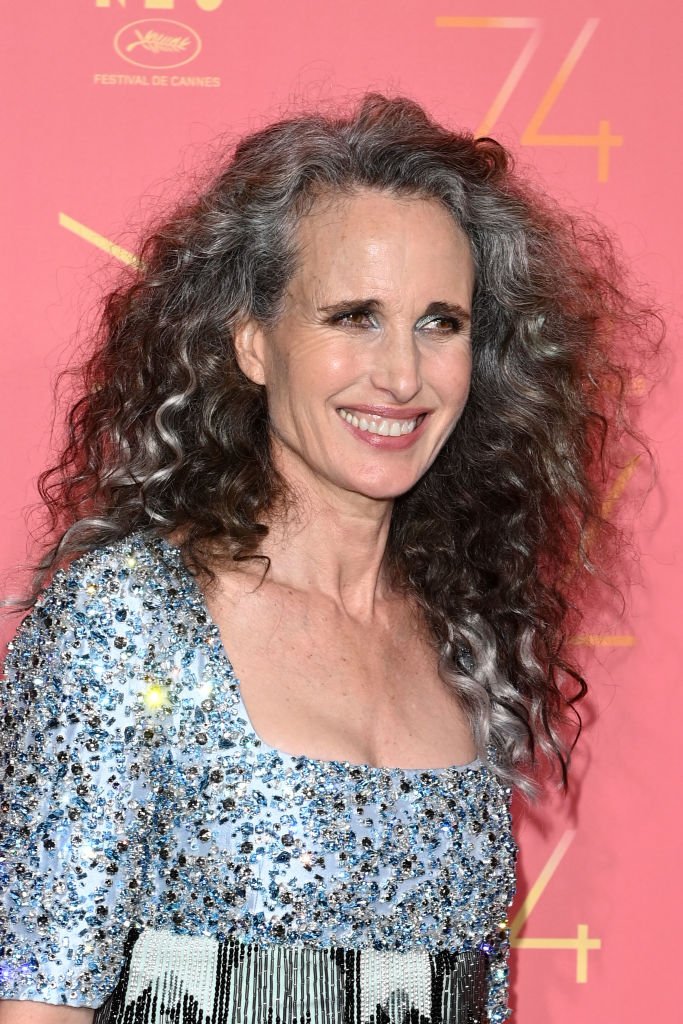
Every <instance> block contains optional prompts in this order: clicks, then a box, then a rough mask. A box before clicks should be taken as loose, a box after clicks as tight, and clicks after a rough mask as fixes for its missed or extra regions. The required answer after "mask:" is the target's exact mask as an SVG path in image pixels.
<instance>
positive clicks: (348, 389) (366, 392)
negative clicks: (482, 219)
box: [235, 190, 474, 501]
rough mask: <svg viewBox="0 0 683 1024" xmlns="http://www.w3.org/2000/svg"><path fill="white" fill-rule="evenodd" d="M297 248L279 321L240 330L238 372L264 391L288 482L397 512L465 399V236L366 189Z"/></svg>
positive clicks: (425, 205)
mask: <svg viewBox="0 0 683 1024" xmlns="http://www.w3.org/2000/svg"><path fill="white" fill-rule="evenodd" d="M298 241H299V246H300V262H299V266H298V269H297V271H296V272H295V274H294V275H293V277H292V280H291V281H290V284H289V286H288V288H287V292H286V295H285V302H284V311H283V314H282V316H281V318H280V319H279V321H278V323H277V325H276V326H275V327H274V328H272V329H268V330H264V329H262V328H261V327H259V326H258V325H256V324H255V323H254V322H249V323H247V324H245V325H243V326H242V327H241V328H240V330H239V331H238V332H237V334H236V338H235V341H236V349H237V353H238V358H239V362H240V366H241V368H242V370H243V371H244V372H245V373H246V374H247V376H248V377H250V378H251V379H252V380H254V381H256V382H257V383H259V384H264V385H265V388H266V392H267V395H268V405H269V410H270V417H271V424H272V431H273V437H274V453H275V459H276V465H277V466H278V468H279V469H280V471H281V472H282V473H283V475H284V477H285V479H287V480H290V482H293V483H294V482H297V483H299V484H304V486H309V487H313V488H314V489H315V490H316V491H318V492H319V493H320V492H321V491H322V492H326V493H328V494H330V492H331V491H332V492H334V494H335V495H336V496H337V497H339V496H344V497H346V498H348V497H350V496H352V495H353V496H356V497H358V496H363V497H364V498H372V499H380V500H385V501H386V500H391V499H392V498H395V497H397V496H398V495H400V494H403V493H404V492H405V491H407V490H409V489H410V488H411V487H412V486H413V484H415V483H416V481H417V480H419V478H420V477H421V476H422V475H423V473H425V472H426V470H427V469H428V468H429V466H431V464H432V462H433V461H434V459H435V458H436V456H437V454H438V452H439V450H440V449H441V447H442V445H443V444H444V442H445V440H446V438H447V437H448V435H449V434H450V432H451V430H452V429H453V427H454V426H455V424H456V423H457V421H458V418H459V416H460V414H461V413H462V410H463V407H464V405H465V402H466V400H467V395H468V390H469V384H470V373H471V353H470V320H469V318H470V313H471V308H472V290H473V285H474V268H473V262H472V257H471V255H470V249H469V244H468V241H467V238H466V236H465V235H464V233H463V232H462V231H461V230H460V229H459V228H458V227H457V226H456V225H455V223H454V222H453V220H452V218H451V217H450V216H449V214H448V213H447V212H446V211H445V210H444V209H443V208H442V207H441V206H440V205H439V204H438V203H436V202H435V201H432V200H424V199H418V198H396V197H395V196H393V195H391V194H389V193H386V192H379V191H371V190H363V191H359V192H358V193H356V194H354V195H353V196H352V197H343V198H334V199H331V200H328V201H325V202H320V203H318V205H317V206H316V207H315V208H314V210H313V212H312V213H310V214H309V215H307V216H306V217H305V218H304V219H303V220H302V222H301V223H300V225H299V231H298Z"/></svg>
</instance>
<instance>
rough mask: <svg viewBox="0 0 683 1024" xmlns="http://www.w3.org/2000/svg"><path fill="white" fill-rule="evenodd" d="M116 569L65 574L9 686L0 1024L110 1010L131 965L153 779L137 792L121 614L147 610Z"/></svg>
mask: <svg viewBox="0 0 683 1024" xmlns="http://www.w3.org/2000/svg"><path fill="white" fill-rule="evenodd" d="M119 561H120V562H121V563H123V565H121V566H120V565H119V564H118V562H117V560H116V556H115V555H113V554H111V553H110V552H108V551H103V552H102V553H98V554H93V555H92V556H87V557H84V558H83V559H81V560H78V561H77V562H74V563H73V564H72V566H71V567H70V568H69V570H68V572H64V571H62V572H61V573H59V574H57V575H56V576H55V578H54V580H53V582H52V584H51V585H50V588H49V589H48V590H47V591H46V593H45V594H44V596H43V599H42V601H41V603H39V604H37V605H36V606H35V607H34V608H33V610H32V612H31V613H30V615H29V616H27V618H26V619H25V620H24V622H23V623H22V625H21V626H20V628H19V630H18V632H17V634H16V636H15V638H14V640H13V641H12V642H11V643H10V645H9V647H8V656H7V661H6V666H5V670H6V671H5V680H4V681H3V682H2V683H1V684H0V706H2V709H3V718H2V730H0V766H1V767H0V803H2V805H3V808H4V809H5V808H6V810H4V813H3V814H2V815H1V816H0V819H1V820H0V949H1V950H2V956H1V957H0V959H1V960H2V963H1V964H0V999H2V998H4V999H6V1000H7V1001H8V1002H7V1006H5V1007H3V1009H2V1021H3V1024H7V1022H8V1021H11V1022H12V1024H15V1022H16V1021H22V1022H28V1021H40V1022H42V1021H43V1020H44V1021H45V1024H50V1022H51V1021H62V1020H63V1021H64V1022H65V1024H67V1022H68V1021H69V1020H72V1021H74V1022H75V1021H76V1017H75V1014H74V1015H73V1016H71V1010H70V1009H69V1008H68V1007H83V1006H86V1007H90V1008H91V1009H92V1007H94V1006H100V1005H101V1004H102V1003H104V1001H105V1000H106V998H107V997H108V996H109V994H110V993H111V992H112V990H113V989H114V987H115V985H116V982H117V980H118V977H119V974H120V971H121V968H122V966H123V963H124V956H125V953H124V949H125V940H126V935H127V932H128V928H129V922H130V921H132V919H133V917H134V911H135V907H134V906H133V899H134V892H135V888H134V885H137V884H138V878H139V877H140V875H141V869H140V867H139V861H140V858H141V853H140V851H139V849H138V846H137V842H136V836H137V834H138V832H139V827H136V826H137V821H136V818H135V813H136V811H137V809H138V808H140V807H144V808H145V809H146V808H148V807H149V806H150V805H151V800H150V795H149V790H148V785H147V776H146V774H145V772H144V771H143V770H142V769H140V770H139V775H140V778H139V779H137V780H136V779H134V778H133V773H132V772H131V770H130V760H131V758H133V759H135V758H136V757H137V753H138V744H137V743H136V739H137V737H138V735H139V733H140V729H139V728H137V720H136V718H135V710H134V708H133V705H134V699H133V697H134V696H135V694H133V696H131V695H130V694H129V693H128V692H127V690H126V685H128V677H127V676H126V675H125V673H123V672H122V671H121V670H120V667H119V662H118V661H117V659H116V657H115V655H116V654H117V653H118V646H117V645H116V640H117V638H118V636H119V632H120V631H119V630H118V626H119V622H118V620H117V618H116V614H115V613H116V611H119V609H120V608H123V609H125V615H124V619H125V616H126V615H130V616H133V615H135V614H136V613H137V610H138V606H137V605H135V604H134V603H133V597H132V595H131V596H129V591H131V590H132V586H129V582H130V581H129V580H128V577H127V576H126V574H125V560H124V558H123V556H122V555H121V556H120V559H119ZM124 585H125V586H124ZM100 594H103V595H104V596H105V597H106V598H107V601H106V602H105V601H103V600H100V599H99V597H98V595H100ZM138 604H139V602H138ZM140 628H142V625H141V624H140ZM126 664H128V663H126ZM136 678H137V675H136ZM131 685H132V684H131ZM129 732H130V733H132V735H129ZM138 760H139V759H138ZM3 767H4V770H5V771H4V773H3V771H2V768H3ZM91 1009H90V1010H89V1011H87V1010H82V1011H81V1012H80V1013H79V1017H78V1019H79V1020H80V1021H85V1013H86V1012H90V1014H91ZM91 1015H92V1014H91Z"/></svg>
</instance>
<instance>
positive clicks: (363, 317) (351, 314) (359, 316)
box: [331, 309, 377, 329]
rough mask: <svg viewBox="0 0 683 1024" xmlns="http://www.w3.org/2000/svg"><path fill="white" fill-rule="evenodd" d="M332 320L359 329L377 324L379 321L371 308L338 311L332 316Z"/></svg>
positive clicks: (334, 322)
mask: <svg viewBox="0 0 683 1024" xmlns="http://www.w3.org/2000/svg"><path fill="white" fill-rule="evenodd" d="M331 322H332V323H333V324H343V325H344V326H347V327H354V328H359V329H360V328H364V327H376V326H377V322H376V320H375V318H374V316H373V314H372V313H371V312H370V310H369V309H349V310H347V311H345V312H342V313H336V314H335V315H334V316H333V317H332V318H331Z"/></svg>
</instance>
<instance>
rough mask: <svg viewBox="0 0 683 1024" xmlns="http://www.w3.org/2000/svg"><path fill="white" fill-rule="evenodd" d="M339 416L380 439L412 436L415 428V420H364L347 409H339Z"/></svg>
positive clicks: (381, 418) (377, 418)
mask: <svg viewBox="0 0 683 1024" xmlns="http://www.w3.org/2000/svg"><path fill="white" fill-rule="evenodd" d="M339 415H340V416H341V417H342V419H345V420H346V422H347V423H350V424H351V425H352V426H354V427H357V428H358V429H359V430H366V431H367V432H368V433H370V434H381V435H382V437H401V436H402V435H403V434H412V432H413V431H414V430H415V427H416V426H417V419H414V420H390V419H386V418H385V417H384V416H374V417H373V418H372V419H366V418H365V416H360V417H358V416H354V415H353V413H352V412H350V411H349V410H348V409H339Z"/></svg>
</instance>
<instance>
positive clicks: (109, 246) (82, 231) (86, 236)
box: [59, 213, 140, 267]
mask: <svg viewBox="0 0 683 1024" xmlns="http://www.w3.org/2000/svg"><path fill="white" fill-rule="evenodd" d="M59 226H60V227H62V228H66V230H67V231H71V232H72V233H73V234H74V235H77V236H78V237H79V238H82V239H83V241H84V242H89V243H90V245H94V246H95V248H96V249H101V250H102V252H106V253H107V255H108V256H113V257H114V258H115V259H117V260H120V261H121V263H125V264H126V266H127V267H137V266H139V265H140V264H139V261H138V258H137V256H135V255H134V254H133V253H132V252H129V251H128V249H124V248H123V246H122V245H117V244H116V242H112V241H110V239H108V238H105V237H104V235H100V234H98V232H97V231H93V229H92V228H88V227H86V226H85V224H81V223H80V221H77V220H74V218H73V217H69V215H68V214H66V213H60V214H59Z"/></svg>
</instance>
